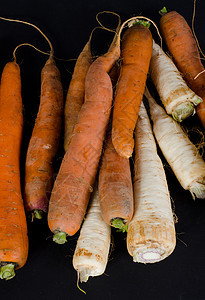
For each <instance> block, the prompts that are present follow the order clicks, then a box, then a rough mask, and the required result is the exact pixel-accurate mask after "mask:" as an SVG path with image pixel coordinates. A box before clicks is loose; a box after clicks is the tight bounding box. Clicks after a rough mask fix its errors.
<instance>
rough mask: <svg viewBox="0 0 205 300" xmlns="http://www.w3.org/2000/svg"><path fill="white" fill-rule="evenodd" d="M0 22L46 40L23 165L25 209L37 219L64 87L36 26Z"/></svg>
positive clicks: (49, 181) (49, 177) (44, 203)
mask: <svg viewBox="0 0 205 300" xmlns="http://www.w3.org/2000/svg"><path fill="white" fill-rule="evenodd" d="M0 19H2V20H5V21H10V22H17V23H22V24H26V25H29V26H31V27H33V28H35V29H36V30H38V31H39V32H40V33H41V35H42V36H43V37H44V38H45V39H46V41H47V42H48V44H49V47H50V56H49V59H48V60H47V61H46V64H45V66H44V68H43V69H42V72H41V97H40V106H39V111H38V115H37V118H36V121H35V125H34V129H33V132H32V136H31V139H30V142H29V146H28V149H27V156H26V164H25V185H24V204H25V208H26V210H27V212H31V213H32V216H33V218H39V219H40V218H42V213H43V212H47V209H48V200H49V197H50V192H51V189H52V186H53V181H54V178H53V176H54V175H53V168H52V162H53V158H54V156H55V155H56V153H57V150H58V143H59V138H60V130H61V123H62V114H63V88H62V84H61V79H60V72H59V70H58V68H57V66H56V64H55V61H54V58H53V57H54V49H53V46H52V44H51V42H50V40H49V39H48V37H47V36H46V35H45V34H44V33H43V32H42V31H41V30H40V29H39V28H38V27H37V26H36V25H34V24H32V23H29V22H25V21H22V20H16V19H7V18H3V17H0ZM23 45H24V44H23ZM19 46H21V45H19ZM19 46H18V47H19ZM30 46H32V45H30ZM18 47H16V49H17V48H18ZM32 47H34V46H32ZM34 48H35V47H34ZM16 49H15V50H16ZM37 50H38V49H37ZM38 51H39V50H38ZM40 52H42V51H40ZM33 218H32V219H33Z"/></svg>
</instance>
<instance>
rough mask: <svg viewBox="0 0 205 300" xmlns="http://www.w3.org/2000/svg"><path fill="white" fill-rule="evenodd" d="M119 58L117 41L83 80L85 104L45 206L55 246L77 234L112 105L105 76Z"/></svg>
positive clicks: (110, 85)
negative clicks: (47, 207) (47, 209)
mask: <svg viewBox="0 0 205 300" xmlns="http://www.w3.org/2000/svg"><path fill="white" fill-rule="evenodd" d="M119 55H120V48H119V41H118V43H117V44H116V45H115V46H114V47H113V48H112V50H110V51H109V52H108V53H107V54H105V55H104V56H101V57H98V59H96V60H95V61H94V62H93V63H92V65H91V66H90V68H89V70H88V73H87V76H86V80H85V102H84V104H83V105H82V108H81V110H80V113H79V116H78V122H77V124H76V125H75V128H74V132H73V135H72V139H71V141H70V144H69V145H68V148H67V151H66V153H65V156H64V158H63V161H62V164H61V167H60V170H59V173H58V175H57V178H56V181H55V184H54V188H53V191H52V194H51V199H50V203H49V211H48V225H49V227H50V229H51V231H52V232H54V241H56V242H58V243H61V242H62V241H63V240H62V238H63V237H64V238H66V234H67V235H74V234H75V233H76V232H77V231H78V229H79V228H80V225H81V223H82V220H83V217H84V214H85V211H86V208H87V204H88V201H89V198H90V193H91V192H92V186H93V184H94V181H95V176H96V172H97V168H98V163H99V159H100V155H101V150H102V145H103V139H104V135H105V130H106V127H107V124H108V121H109V117H110V110H111V105H112V83H111V80H110V77H109V75H108V72H109V70H110V69H111V67H112V65H113V64H114V62H115V61H116V60H117V59H118V57H119ZM62 234H63V237H62ZM59 236H60V240H59V239H58V238H59Z"/></svg>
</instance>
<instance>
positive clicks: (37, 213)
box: [31, 209, 44, 222]
mask: <svg viewBox="0 0 205 300" xmlns="http://www.w3.org/2000/svg"><path fill="white" fill-rule="evenodd" d="M43 215H44V211H43V210H41V209H34V210H33V211H32V213H31V220H32V222H33V220H35V219H37V220H42V219H43Z"/></svg>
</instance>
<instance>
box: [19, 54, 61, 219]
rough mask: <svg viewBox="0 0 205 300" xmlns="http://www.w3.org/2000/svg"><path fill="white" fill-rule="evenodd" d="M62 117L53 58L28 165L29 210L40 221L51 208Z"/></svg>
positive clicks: (44, 83)
mask: <svg viewBox="0 0 205 300" xmlns="http://www.w3.org/2000/svg"><path fill="white" fill-rule="evenodd" d="M62 115H63V88H62V84H61V79H60V72H59V70H58V68H57V67H56V64H55V62H54V60H53V58H52V57H50V58H49V59H48V60H47V62H46V64H45V66H44V67H43V69H42V73H41V97H40V106H39V111H38V115H37V118H36V121H35V125H34V128H33V132H32V136H31V139H30V142H29V146H28V150H27V155H26V164H25V188H24V189H25V190H24V202H25V207H26V210H27V211H28V212H33V213H34V217H36V218H41V211H43V212H47V209H48V201H49V198H50V193H51V189H52V186H53V181H54V175H53V167H52V162H53V159H54V156H55V155H56V152H57V150H58V143H59V138H60V130H61V123H62Z"/></svg>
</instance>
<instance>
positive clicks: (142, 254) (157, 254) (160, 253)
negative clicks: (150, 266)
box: [133, 248, 167, 264]
mask: <svg viewBox="0 0 205 300" xmlns="http://www.w3.org/2000/svg"><path fill="white" fill-rule="evenodd" d="M166 256H167V255H166V253H165V251H164V250H163V249H158V248H149V249H138V250H136V251H135V252H134V253H133V261H134V262H139V263H144V264H146V263H155V262H159V261H161V260H163V259H164V258H165V257H166Z"/></svg>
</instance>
